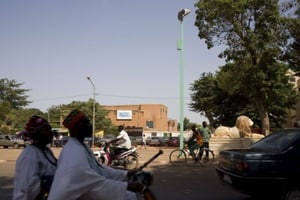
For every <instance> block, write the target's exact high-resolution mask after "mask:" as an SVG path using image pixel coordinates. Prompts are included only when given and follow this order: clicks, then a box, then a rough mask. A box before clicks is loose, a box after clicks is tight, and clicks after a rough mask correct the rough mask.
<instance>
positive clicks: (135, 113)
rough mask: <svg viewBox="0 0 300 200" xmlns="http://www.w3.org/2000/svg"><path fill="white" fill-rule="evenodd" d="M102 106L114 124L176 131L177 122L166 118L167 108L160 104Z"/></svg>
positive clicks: (151, 129) (147, 129)
mask: <svg viewBox="0 0 300 200" xmlns="http://www.w3.org/2000/svg"><path fill="white" fill-rule="evenodd" d="M103 108H104V109H105V110H107V111H108V115H107V117H108V118H110V119H111V121H112V123H113V124H114V125H116V126H118V125H124V126H125V127H140V128H142V129H143V131H159V132H169V131H170V130H172V129H173V131H177V122H176V121H175V120H168V108H167V107H166V106H164V105H162V104H138V105H104V106H103Z"/></svg>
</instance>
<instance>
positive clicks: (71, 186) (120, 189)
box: [48, 110, 143, 200]
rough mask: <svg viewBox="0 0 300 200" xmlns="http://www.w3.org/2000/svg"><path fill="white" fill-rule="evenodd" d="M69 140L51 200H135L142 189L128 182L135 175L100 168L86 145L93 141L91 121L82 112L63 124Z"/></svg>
mask: <svg viewBox="0 0 300 200" xmlns="http://www.w3.org/2000/svg"><path fill="white" fill-rule="evenodd" d="M63 124H64V126H65V127H67V128H68V129H69V130H70V136H71V137H70V138H69V140H68V142H67V144H66V145H65V146H64V148H63V150H62V151H61V154H60V156H59V159H58V167H57V170H56V173H55V177H54V180H53V184H52V187H51V190H50V193H49V198H48V200H65V199H68V200H73V199H74V200H75V199H95V200H96V199H97V200H102V199H103V200H123V199H124V200H127V199H128V200H135V199H137V198H136V193H135V192H140V191H141V190H142V189H143V187H142V185H141V184H140V183H138V182H128V180H127V179H128V176H130V174H131V173H134V171H126V170H119V169H114V168H111V167H106V166H102V165H100V164H99V163H98V162H97V160H96V158H95V156H94V154H93V152H92V151H91V150H90V149H89V148H88V147H87V146H86V145H85V144H84V143H83V140H84V137H91V134H92V126H91V124H90V121H89V119H88V118H87V117H86V116H85V115H84V114H83V113H82V112H81V111H79V110H73V111H72V112H71V113H70V114H69V115H68V116H67V117H66V119H65V120H64V122H63Z"/></svg>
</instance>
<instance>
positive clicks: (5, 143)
mask: <svg viewBox="0 0 300 200" xmlns="http://www.w3.org/2000/svg"><path fill="white" fill-rule="evenodd" d="M26 145H27V143H25V141H24V140H23V139H21V138H16V137H13V136H11V135H0V146H2V147H3V148H8V147H13V148H19V147H26Z"/></svg>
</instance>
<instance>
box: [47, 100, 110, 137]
mask: <svg viewBox="0 0 300 200" xmlns="http://www.w3.org/2000/svg"><path fill="white" fill-rule="evenodd" d="M93 102H94V100H93V99H89V100H88V101H87V102H83V101H73V102H71V103H69V104H67V105H58V106H52V107H51V108H49V109H48V114H49V115H50V116H51V121H52V126H53V127H54V126H57V127H59V125H60V122H61V120H62V119H64V118H65V117H66V115H68V114H69V112H70V111H71V110H72V109H75V108H78V109H80V110H81V111H82V112H84V113H85V114H86V115H87V116H88V117H89V119H90V120H91V121H92V119H93ZM107 113H108V112H107V111H106V110H105V109H103V108H102V107H101V106H100V104H99V103H97V102H96V104H95V132H97V131H99V130H104V132H105V133H106V132H108V133H111V132H115V130H116V127H115V126H114V125H113V124H112V122H111V120H110V119H108V118H106V115H107ZM51 121H50V122H51Z"/></svg>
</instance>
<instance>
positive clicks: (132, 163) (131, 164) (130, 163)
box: [124, 155, 139, 169]
mask: <svg viewBox="0 0 300 200" xmlns="http://www.w3.org/2000/svg"><path fill="white" fill-rule="evenodd" d="M138 165H139V158H138V157H137V156H136V155H128V156H127V158H126V163H125V166H124V167H125V168H126V169H136V168H137V167H138Z"/></svg>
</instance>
